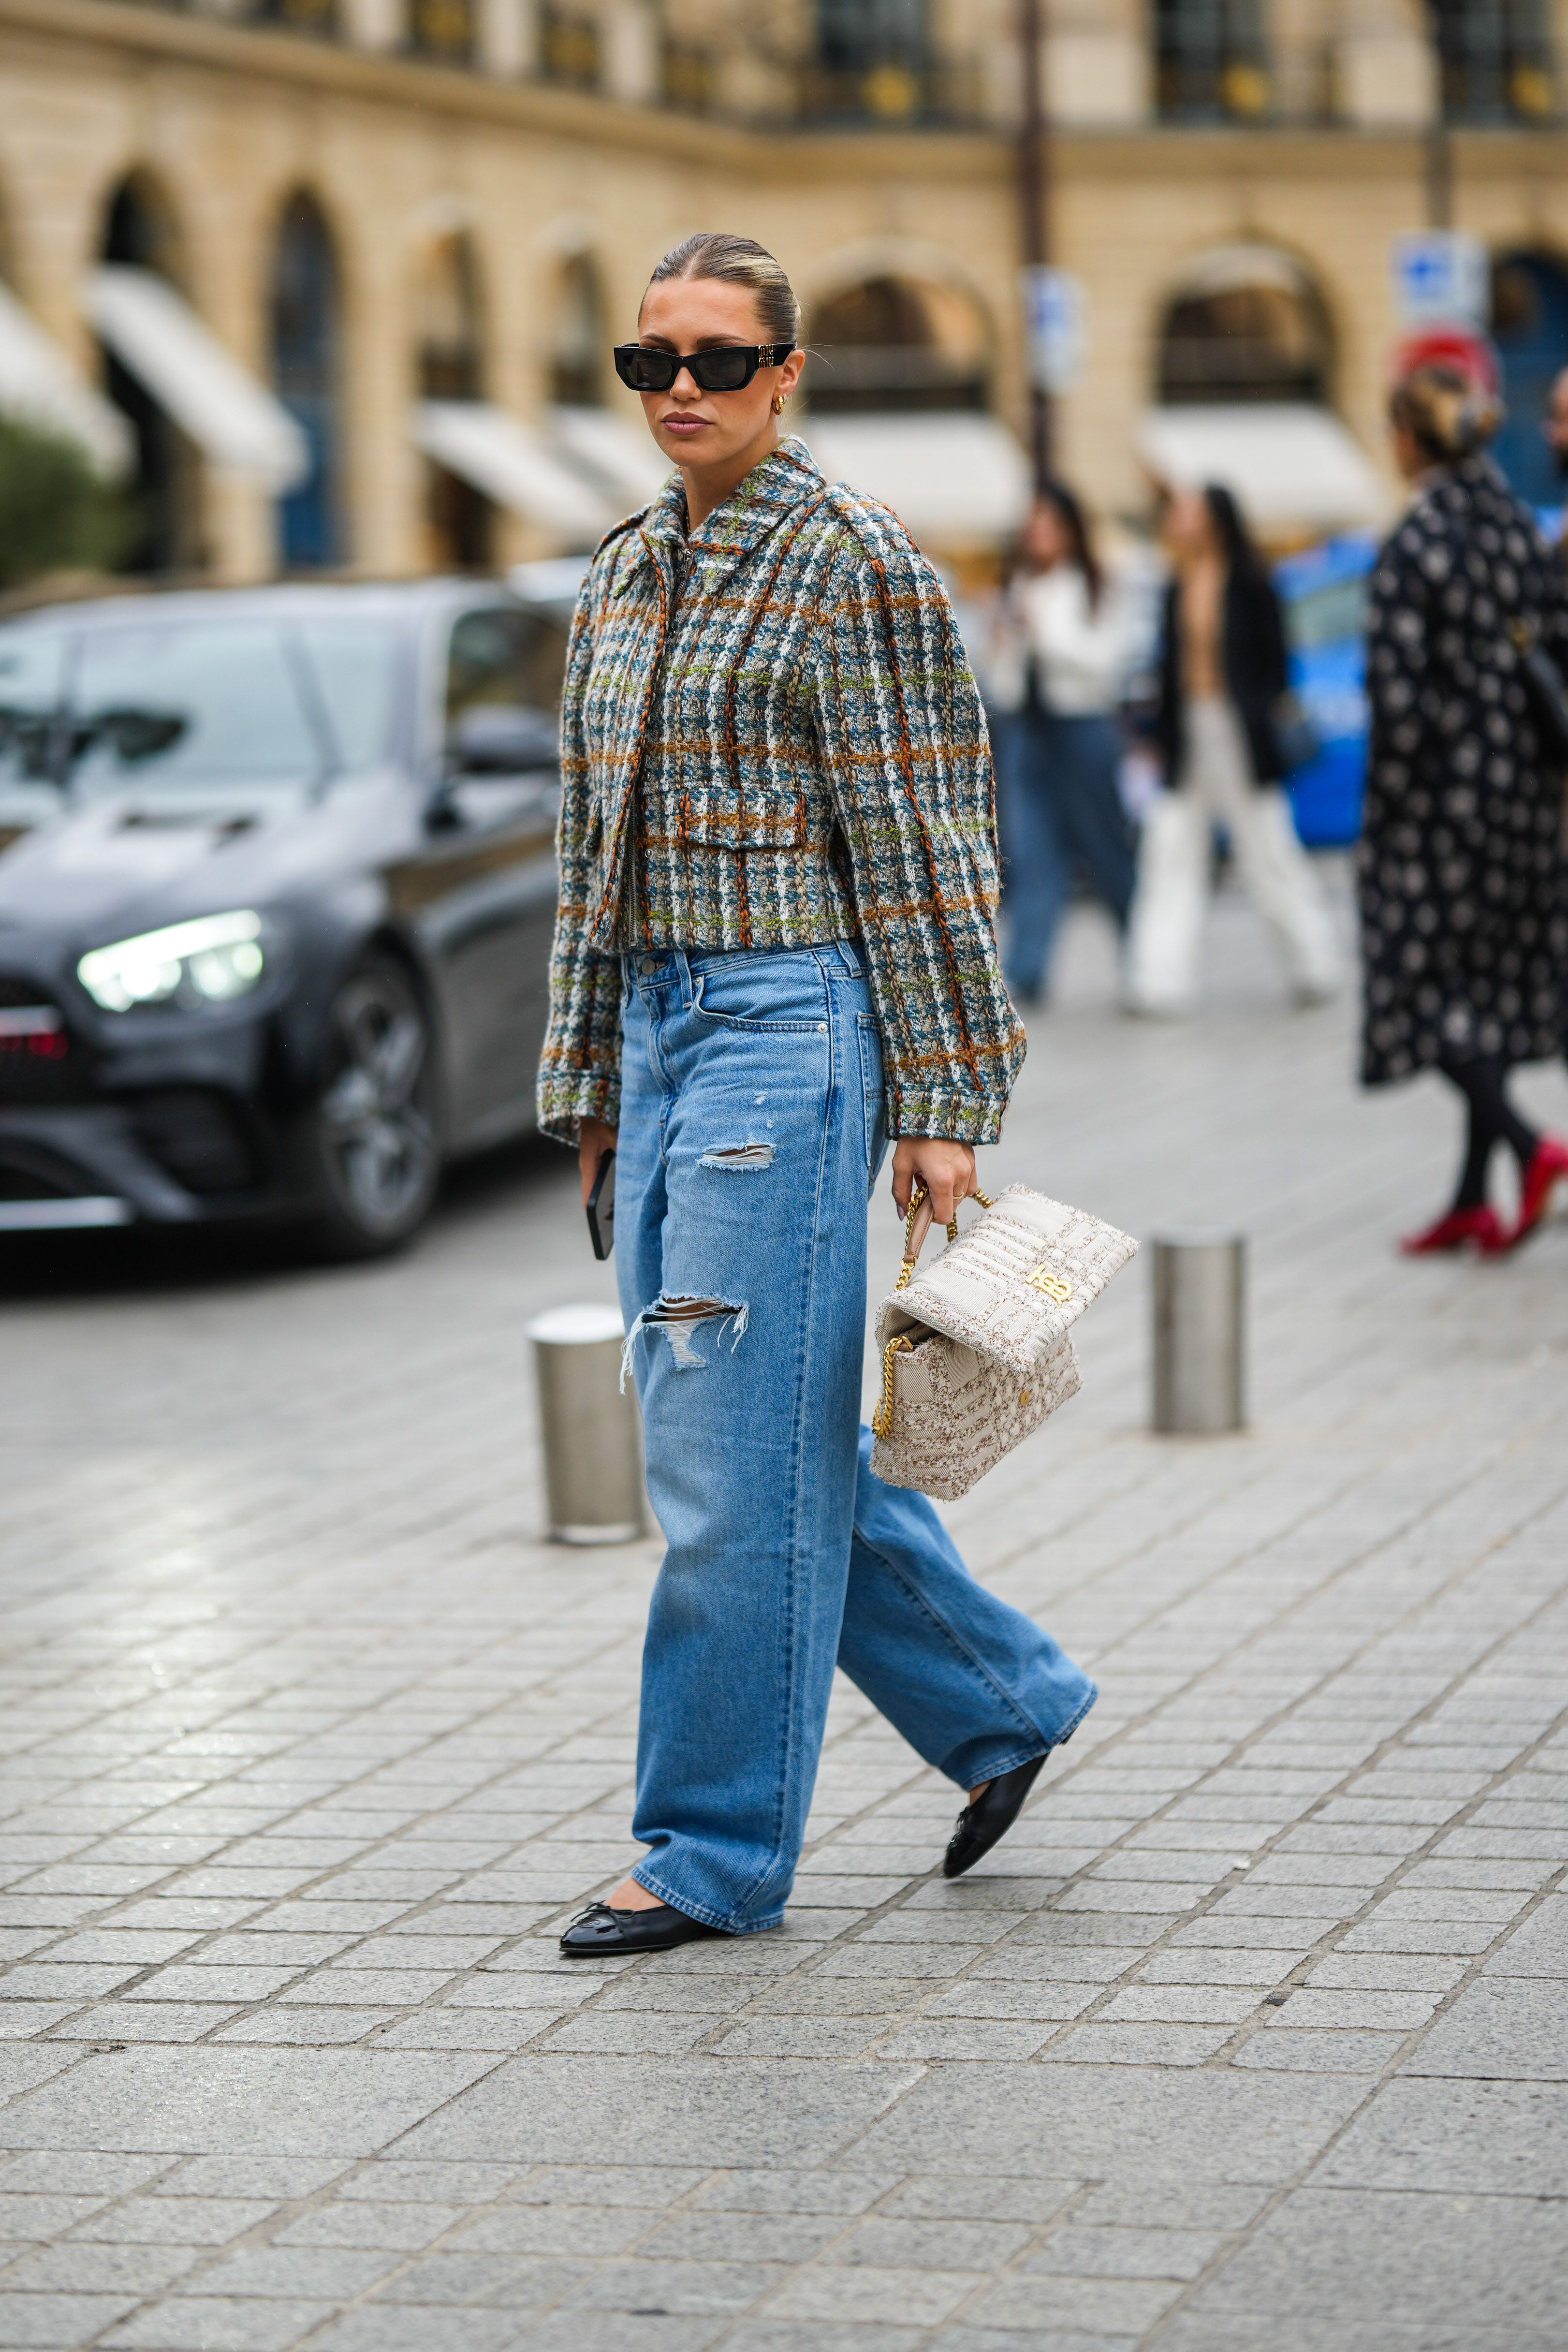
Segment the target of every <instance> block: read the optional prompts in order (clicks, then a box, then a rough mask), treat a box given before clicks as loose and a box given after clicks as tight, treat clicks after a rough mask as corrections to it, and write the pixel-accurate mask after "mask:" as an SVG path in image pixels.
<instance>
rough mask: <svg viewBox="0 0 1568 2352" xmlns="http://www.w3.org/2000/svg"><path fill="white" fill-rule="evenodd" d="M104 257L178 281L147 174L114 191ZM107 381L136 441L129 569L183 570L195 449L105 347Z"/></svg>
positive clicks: (194, 559) (194, 524)
mask: <svg viewBox="0 0 1568 2352" xmlns="http://www.w3.org/2000/svg"><path fill="white" fill-rule="evenodd" d="M99 260H101V261H109V262H118V263H122V264H124V265H125V266H126V267H128V268H132V269H148V270H152V272H153V273H154V275H155V276H157V277H160V278H169V279H170V280H171V281H172V283H175V284H177V283H178V282H179V277H180V271H179V267H178V240H177V237H176V234H175V229H174V221H173V215H172V210H171V208H170V206H169V205H168V203H167V201H166V199H165V198H164V196H163V194H162V190H161V189H160V187H159V186H158V184H157V183H156V182H155V181H154V180H153V179H152V176H151V174H150V173H145V172H140V171H138V172H132V173H129V174H128V175H127V176H126V178H124V179H123V180H121V181H120V184H119V185H118V186H117V187H116V188H115V189H114V190H113V191H112V192H111V194H110V199H109V203H108V206H107V208H106V210H105V214H104V224H103V230H102V234H101V236H100V238H99ZM101 363H102V368H103V382H104V388H105V390H106V391H107V392H108V394H109V396H110V400H112V401H113V403H114V404H115V406H116V407H117V408H120V409H121V410H123V412H124V414H125V416H126V418H127V421H128V422H129V424H130V426H131V433H132V435H133V436H134V439H135V446H136V465H135V472H134V476H133V478H132V480H131V483H130V484H128V486H127V487H128V488H129V489H130V491H131V498H132V500H133V503H134V507H135V510H136V513H137V515H138V517H139V518H140V528H139V530H137V532H136V535H135V538H134V539H133V541H132V542H131V549H130V551H129V552H128V554H127V556H126V558H125V568H126V570H127V571H130V572H172V571H180V570H184V569H186V568H188V567H190V566H193V565H194V564H196V563H198V562H200V561H201V521H200V492H201V477H200V469H199V465H198V461H197V457H196V453H195V451H194V450H193V448H192V446H191V445H190V443H189V442H188V441H187V440H186V438H185V436H184V435H183V433H182V432H181V431H180V429H179V427H178V426H177V425H175V424H174V423H173V422H172V419H171V418H170V417H169V415H167V414H166V412H165V411H164V410H163V409H162V408H161V407H160V405H159V404H158V403H157V401H155V400H154V399H153V397H152V394H151V393H150V392H148V391H147V390H146V389H145V388H144V387H143V385H142V383H141V381H140V379H139V378H138V377H136V376H133V375H132V374H131V371H130V370H129V368H126V367H123V366H122V365H121V364H120V361H119V360H118V359H116V357H115V356H114V353H113V352H110V350H109V349H108V348H107V346H104V347H102V350H101Z"/></svg>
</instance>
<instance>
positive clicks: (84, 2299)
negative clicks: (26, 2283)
mask: <svg viewBox="0 0 1568 2352" xmlns="http://www.w3.org/2000/svg"><path fill="white" fill-rule="evenodd" d="M137 2301H138V2298H137V2297H136V2296H135V2295H130V2296H127V2295H124V2294H119V2295H113V2294H9V2293H8V2292H7V2291H6V2289H5V2286H4V2284H0V2343H3V2344H6V2345H12V2346H15V2347H17V2352H35V2347H37V2352H49V2347H53V2346H56V2345H59V2346H62V2347H73V2352H74V2347H76V2346H77V2345H79V2344H88V2343H90V2342H91V2341H92V2340H93V2339H94V2337H95V2336H97V2335H98V2334H99V2330H100V2329H102V2328H106V2327H109V2326H112V2325H113V2323H114V2322H115V2321H116V2320H117V2319H120V2318H122V2317H123V2316H124V2315H125V2314H126V2313H127V2312H128V2311H132V2310H134V2309H135V2307H136V2303H137Z"/></svg>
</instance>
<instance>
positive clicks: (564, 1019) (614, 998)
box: [535, 565, 621, 1143]
mask: <svg viewBox="0 0 1568 2352" xmlns="http://www.w3.org/2000/svg"><path fill="white" fill-rule="evenodd" d="M597 569H598V567H597V565H596V566H595V567H594V570H593V571H591V572H590V573H589V575H588V578H587V579H586V580H585V581H584V582H583V583H582V593H581V594H580V596H579V598H578V601H577V610H576V612H575V614H573V615H572V624H571V636H570V642H569V644H568V646H567V655H566V682H565V685H564V687H563V688H562V690H561V705H560V780H561V798H560V822H559V824H558V826H557V828H556V862H557V866H558V869H559V882H558V885H557V888H558V897H557V902H556V919H555V942H554V945H553V947H552V949H551V950H550V971H549V1027H548V1028H547V1030H546V1032H545V1042H544V1051H543V1053H542V1054H541V1055H540V1057H539V1069H538V1081H537V1084H536V1089H535V1092H536V1099H537V1102H538V1121H539V1127H540V1129H541V1130H542V1131H543V1133H545V1134H546V1135H553V1136H555V1137H556V1138H557V1139H559V1141H560V1142H562V1143H575V1142H576V1140H577V1130H578V1122H579V1121H580V1119H584V1118H602V1119H608V1120H610V1121H611V1122H612V1123H613V1121H614V1119H615V1117H616V1114H617V1111H618V1110H619V1108H620V1101H621V964H620V959H619V957H618V956H615V955H612V954H607V953H606V952H605V951H604V950H602V949H597V948H591V947H589V946H588V945H587V943H586V941H585V940H584V938H583V926H584V920H585V917H586V913H587V907H588V894H589V884H590V880H591V871H592V846H593V825H594V812H593V807H592V800H591V791H590V784H589V766H588V751H587V743H586V740H585V737H584V731H583V705H584V701H585V699H586V696H587V691H588V673H589V667H590V665H591V662H592V659H593V637H594V609H593V600H594V594H595V576H594V575H595V572H597Z"/></svg>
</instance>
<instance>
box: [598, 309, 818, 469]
mask: <svg viewBox="0 0 1568 2352" xmlns="http://www.w3.org/2000/svg"><path fill="white" fill-rule="evenodd" d="M637 340H638V341H639V342H643V343H653V344H655V345H656V346H657V347H658V348H659V349H660V350H662V351H666V352H700V351H706V350H708V349H710V348H711V347H713V346H714V345H716V344H720V343H762V342H766V341H768V336H767V334H766V332H765V331H764V329H763V325H762V321H761V320H760V319H759V318H758V312H757V298H756V296H755V295H754V294H753V292H752V291H751V289H750V288H749V287H748V286H731V285H727V284H726V283H725V281H724V280H723V279H722V278H663V279H661V280H660V282H659V283H658V285H656V286H650V287H649V289H648V291H647V292H646V294H644V296H643V308H642V310H641V312H640V313H639V315H638V320H637ZM804 358H805V354H804V353H803V352H790V354H789V358H788V359H787V360H786V361H785V362H784V364H783V365H782V367H770V368H758V371H757V373H756V374H755V375H754V376H753V377H752V379H751V382H750V383H748V384H746V385H744V386H743V387H742V389H741V390H740V391H739V392H703V391H702V390H700V389H699V387H698V386H697V385H696V384H695V383H693V381H692V377H691V373H690V371H689V370H687V369H685V368H683V369H682V371H681V373H680V374H679V375H678V376H677V377H676V378H675V381H674V383H673V384H672V385H671V386H670V389H669V391H668V392H644V393H640V394H638V397H639V399H640V400H641V401H642V403H643V415H644V416H645V417H646V418H647V420H648V430H649V432H650V433H651V434H652V435H653V438H654V440H655V441H656V442H657V443H658V445H659V446H660V448H661V449H662V450H663V451H664V455H665V457H669V458H672V459H673V460H674V463H675V464H676V465H677V466H722V465H724V464H725V463H726V462H727V460H729V459H731V458H735V457H742V456H744V455H745V453H746V451H747V450H748V449H749V448H751V447H752V446H754V444H756V443H758V442H759V441H762V440H764V439H766V437H767V436H768V431H769V428H770V426H771V424H772V414H773V403H774V401H775V399H776V398H778V396H779V394H784V395H785V397H786V398H787V397H788V396H789V394H790V393H791V392H793V390H794V389H795V384H796V382H797V380H798V379H799V376H800V369H801V367H802V365H803V364H804Z"/></svg>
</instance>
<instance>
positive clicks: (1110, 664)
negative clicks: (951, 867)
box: [997, 482, 1135, 1004]
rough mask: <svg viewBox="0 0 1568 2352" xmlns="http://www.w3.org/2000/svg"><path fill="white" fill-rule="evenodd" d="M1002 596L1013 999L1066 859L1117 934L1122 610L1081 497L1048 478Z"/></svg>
mask: <svg viewBox="0 0 1568 2352" xmlns="http://www.w3.org/2000/svg"><path fill="white" fill-rule="evenodd" d="M1021 555H1022V562H1021V563H1020V566H1019V572H1018V575H1017V577H1016V578H1015V580H1014V581H1013V583H1012V587H1011V592H1010V594H1009V606H1010V613H1011V618H1012V622H1013V626H1014V629H1015V631H1016V635H1017V650H1018V652H1019V656H1021V660H1020V663H1019V667H1020V668H1021V671H1022V679H1021V691H1020V693H1019V709H1017V711H1016V712H1014V713H1011V714H1009V718H1008V719H1007V721H1006V724H1005V726H1004V728H1003V729H1002V730H1001V731H1000V733H999V734H998V745H997V814H998V824H999V828H1000V833H1001V847H1002V874H1003V890H1004V898H1003V906H1004V910H1005V913H1006V917H1007V954H1006V959H1005V964H1004V969H1005V971H1006V973H1007V982H1008V987H1009V991H1010V992H1011V994H1012V996H1013V998H1014V1001H1015V1002H1017V1003H1024V1004H1037V1003H1039V1002H1040V998H1041V997H1042V996H1043V994H1044V993H1045V990H1046V987H1047V984H1048V982H1049V979H1050V973H1051V950H1052V948H1053V947H1054V945H1055V942H1056V930H1057V926H1058V924H1059V923H1060V922H1061V916H1062V912H1063V909H1064V908H1065V907H1066V905H1067V901H1068V898H1069V895H1070V893H1071V887H1072V879H1073V873H1074V870H1075V868H1081V869H1082V871H1083V872H1084V873H1085V874H1086V875H1087V876H1088V878H1089V881H1090V883H1091V884H1092V887H1093V890H1094V893H1095V896H1096V897H1097V898H1100V899H1101V900H1102V901H1103V904H1104V905H1105V906H1106V907H1107V908H1109V910H1110V913H1111V915H1112V918H1113V920H1114V922H1115V925H1116V929H1117V930H1118V932H1121V931H1124V930H1125V929H1126V923H1127V910H1128V908H1130V907H1131V905H1132V903H1133V884H1134V877H1135V868H1134V861H1133V841H1132V834H1131V830H1130V828H1129V826H1128V824H1127V819H1126V815H1125V814H1124V810H1123V807H1122V802H1121V796H1120V794H1119V793H1118V792H1117V789H1116V772H1117V768H1118V766H1119V765H1120V761H1121V753H1122V746H1121V739H1120V737H1119V736H1118V734H1117V731H1116V726H1115V721H1114V718H1113V712H1114V710H1115V708H1116V702H1117V697H1118V693H1119V690H1120V688H1121V685H1122V681H1123V675H1124V670H1125V668H1126V665H1127V657H1128V627H1127V614H1126V609H1125V603H1124V598H1123V597H1122V596H1121V595H1120V594H1119V593H1118V591H1117V588H1116V584H1115V583H1113V581H1111V580H1108V579H1107V577H1106V575H1105V572H1104V570H1103V566H1102V565H1101V564H1100V562H1099V561H1098V559H1097V558H1096V556H1095V553H1094V550H1093V547H1092V543H1091V541H1090V536H1089V525H1088V520H1087V518H1086V517H1085V515H1084V512H1083V509H1082V506H1081V505H1080V504H1079V501H1078V499H1077V498H1076V497H1075V496H1074V495H1073V493H1072V491H1071V490H1070V489H1069V488H1067V485H1066V484H1065V483H1064V482H1051V483H1050V484H1048V485H1047V487H1046V488H1044V489H1043V490H1042V491H1041V492H1040V496H1039V498H1038V499H1036V501H1035V504H1034V508H1033V509H1032V511H1031V513H1030V518H1029V521H1028V522H1027V524H1026V525H1025V527H1024V535H1023V545H1022V550H1021Z"/></svg>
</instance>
